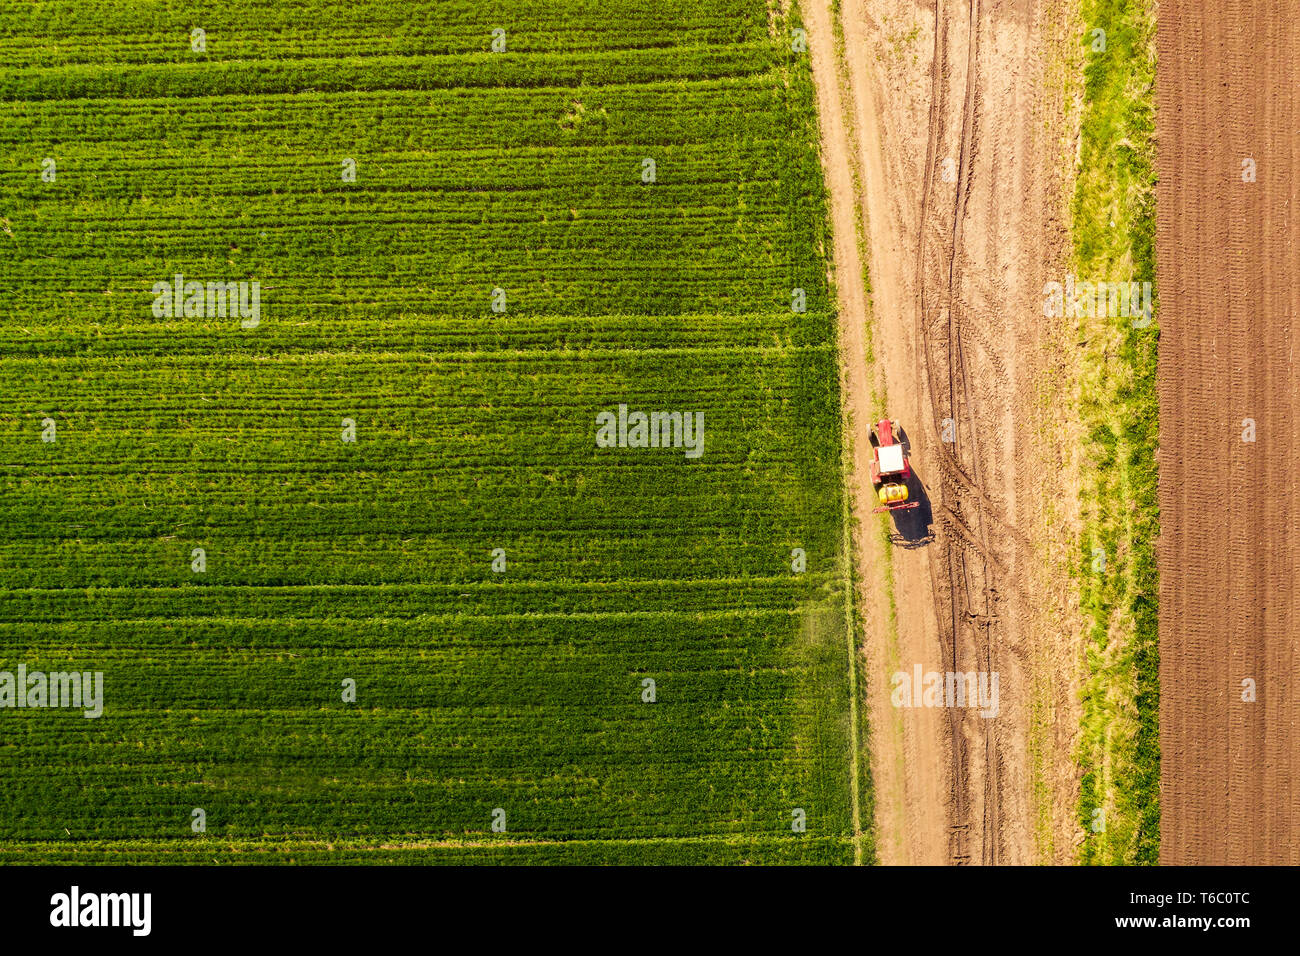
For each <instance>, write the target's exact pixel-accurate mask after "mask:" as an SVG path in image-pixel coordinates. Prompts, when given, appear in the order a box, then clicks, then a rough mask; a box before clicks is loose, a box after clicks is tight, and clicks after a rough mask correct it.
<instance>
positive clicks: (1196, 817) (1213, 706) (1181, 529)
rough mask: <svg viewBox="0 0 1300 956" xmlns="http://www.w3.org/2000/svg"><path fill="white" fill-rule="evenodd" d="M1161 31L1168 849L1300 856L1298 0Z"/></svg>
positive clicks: (1163, 706)
mask: <svg viewBox="0 0 1300 956" xmlns="http://www.w3.org/2000/svg"><path fill="white" fill-rule="evenodd" d="M1157 42H1158V55H1159V66H1158V69H1157V81H1156V99H1157V104H1158V119H1157V141H1158V143H1159V151H1158V169H1159V177H1160V181H1159V186H1158V190H1157V208H1158V225H1157V243H1156V249H1157V278H1158V280H1159V291H1160V314H1161V335H1160V366H1159V392H1160V514H1161V527H1162V531H1161V539H1160V543H1159V547H1158V549H1157V556H1158V561H1159V567H1160V654H1161V662H1160V685H1161V700H1160V742H1161V751H1162V766H1161V790H1162V797H1161V802H1162V808H1161V846H1160V859H1161V862H1162V863H1169V864H1239V863H1289V864H1293V865H1294V864H1297V863H1300V785H1297V783H1296V777H1297V774H1298V773H1300V727H1298V726H1297V725H1298V724H1300V635H1298V634H1297V630H1296V627H1297V625H1300V590H1298V589H1297V588H1296V586H1295V582H1296V573H1297V570H1298V568H1297V565H1298V564H1300V530H1297V521H1300V490H1298V489H1297V478H1296V455H1297V453H1298V452H1300V430H1298V429H1300V370H1298V369H1297V366H1296V363H1297V360H1298V356H1300V275H1298V273H1300V119H1298V118H1297V117H1300V84H1298V83H1297V80H1296V76H1297V71H1298V70H1300V0H1285V2H1279V3H1277V4H1272V5H1269V7H1268V11H1267V14H1266V15H1264V14H1262V13H1261V10H1260V8H1259V6H1258V5H1255V4H1249V3H1245V2H1243V0H1227V2H1223V3H1215V4H1205V3H1201V2H1199V0H1195V2H1193V0H1161V3H1160V15H1159V20H1158V31H1157ZM1247 160H1253V161H1254V169H1255V180H1256V181H1254V182H1247V181H1243V174H1248V173H1249V171H1250V167H1249V164H1248V163H1246V161H1247ZM1247 178H1249V177H1248V176H1247ZM1248 420H1249V421H1248ZM1252 423H1253V426H1254V429H1255V433H1254V441H1253V442H1252V441H1247V440H1244V439H1245V438H1247V437H1250V434H1249V429H1250V427H1251V425H1252ZM1244 681H1254V682H1255V689H1256V695H1257V696H1256V698H1255V699H1254V700H1253V701H1252V700H1246V699H1243V696H1246V697H1249V693H1248V690H1249V687H1248V685H1243V682H1244Z"/></svg>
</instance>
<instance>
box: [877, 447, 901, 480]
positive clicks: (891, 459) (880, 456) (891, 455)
mask: <svg viewBox="0 0 1300 956" xmlns="http://www.w3.org/2000/svg"><path fill="white" fill-rule="evenodd" d="M876 455H877V459H876V460H877V461H879V462H880V473H881V474H882V475H892V474H894V473H895V472H899V471H902V470H903V446H902V445H881V446H880V447H879V448H877V449H876Z"/></svg>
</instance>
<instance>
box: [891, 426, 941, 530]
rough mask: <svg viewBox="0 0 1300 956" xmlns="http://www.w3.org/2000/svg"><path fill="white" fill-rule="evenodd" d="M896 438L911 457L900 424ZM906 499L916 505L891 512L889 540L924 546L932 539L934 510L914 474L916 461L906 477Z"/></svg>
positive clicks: (908, 445) (907, 442)
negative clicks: (891, 520) (892, 525)
mask: <svg viewBox="0 0 1300 956" xmlns="http://www.w3.org/2000/svg"><path fill="white" fill-rule="evenodd" d="M898 440H899V441H900V442H901V443H902V445H903V451H904V453H905V454H906V455H907V457H908V460H909V461H911V457H912V443H911V442H910V441H909V440H908V438H907V432H905V431H903V428H902V426H901V425H900V426H899V428H898ZM907 500H908V501H915V502H917V507H915V508H907V509H904V510H900V511H895V512H893V518H894V531H893V533H892V534H891V535H890V536H889V540H890V541H892V542H893V543H894V544H895V545H896V546H898V547H900V548H924V547H925V546H926V545H927V544H929V543H930V542H931V541H933V540H934V531H933V530H932V527H931V526H932V525H933V524H934V511H933V509H932V508H931V507H930V495H929V494H928V493H927V492H926V490H925V485H924V484H923V483H922V482H921V479H920V477H918V475H917V474H916V463H915V462H912V474H911V475H910V476H909V477H908V479H907Z"/></svg>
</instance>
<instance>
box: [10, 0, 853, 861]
mask: <svg viewBox="0 0 1300 956" xmlns="http://www.w3.org/2000/svg"><path fill="white" fill-rule="evenodd" d="M796 26H797V23H796V22H795V21H794V20H792V19H787V18H785V17H783V16H781V15H780V14H779V12H777V11H776V9H775V8H773V9H769V6H768V5H767V4H766V3H764V2H762V0H690V2H685V0H670V2H656V3H654V4H644V3H633V2H628V0H601V2H594V0H505V2H498V3H481V2H477V0H476V2H470V0H453V2H442V3H428V2H419V3H396V2H391V0H381V2H373V0H372V2H357V3H350V4H344V3H326V2H319V0H296V2H293V3H284V2H276V0H235V2H229V0H225V2H220V3H218V2H193V3H189V4H186V5H184V8H183V9H182V8H180V7H179V6H178V5H171V4H161V3H157V2H146V0H77V2H72V0H64V2H30V0H0V63H3V64H4V66H3V69H2V70H0V230H2V233H3V234H0V303H2V304H3V308H2V309H0V672H9V673H13V674H17V672H18V669H19V668H20V667H22V668H24V669H25V671H26V672H27V674H28V675H29V676H28V680H29V681H30V680H31V679H32V678H31V677H30V675H31V674H33V673H55V672H71V671H77V672H86V673H94V672H101V673H102V675H103V695H102V714H101V715H100V716H98V717H94V718H87V717H86V716H85V713H86V708H84V707H83V708H76V707H72V706H63V707H55V706H48V705H47V706H39V702H38V704H37V705H33V706H26V707H21V708H20V707H18V706H16V705H14V703H13V697H12V695H11V699H10V701H8V702H6V700H5V696H4V695H5V686H4V683H3V681H2V680H0V705H5V704H8V705H7V706H0V789H2V790H3V799H2V800H0V862H32V863H37V862H41V863H44V862H69V861H70V862H140V863H146V862H173V861H176V862H187V861H190V862H209V861H211V860H214V859H216V860H221V861H229V862H283V861H289V860H292V861H298V862H372V861H373V862H520V863H544V862H563V863H583V862H628V863H638V862H646V863H688V862H690V863H700V862H710V863H714V862H717V863H730V862H814V863H831V862H835V863H849V862H853V861H854V860H855V857H856V858H857V859H859V860H862V861H870V860H871V858H872V855H873V854H872V849H871V841H870V834H869V832H868V833H866V834H863V833H859V832H857V831H858V830H860V829H869V828H867V827H866V826H865V824H866V822H867V821H869V819H870V813H869V798H870V792H869V787H868V783H867V780H868V774H867V770H866V766H865V758H863V757H862V756H861V755H860V754H859V753H857V752H856V751H857V750H858V749H860V741H861V739H862V728H861V727H858V726H855V723H856V722H857V721H858V720H859V715H858V714H857V712H856V710H854V709H853V708H852V707H851V700H852V693H851V690H850V682H851V680H853V679H854V676H853V675H851V673H850V656H849V650H848V647H849V644H850V636H849V634H848V633H847V626H848V625H847V623H846V622H847V621H849V620H851V608H849V607H848V606H847V589H846V582H847V580H848V579H849V569H848V567H847V562H848V558H847V556H846V554H845V551H844V545H843V542H844V508H843V502H842V491H843V485H842V481H841V439H840V434H841V432H840V411H839V398H838V375H837V361H836V351H835V316H834V312H833V305H832V302H833V289H832V288H831V287H830V284H829V282H828V278H827V268H828V267H827V251H828V250H827V248H826V245H827V243H828V241H829V240H828V238H827V227H826V213H825V198H824V194H823V193H824V187H823V182H822V176H821V172H820V169H819V166H818V158H817V153H816V128H815V118H814V117H815V114H814V107H813V97H812V89H811V78H810V76H809V71H808V63H807V55H806V54H801V53H799V52H797V51H795V50H792V43H791V35H792V30H793V29H794V28H795V27H796ZM199 31H201V32H199ZM494 31H497V32H495V33H494ZM494 44H495V45H496V46H497V47H498V49H495V50H494ZM796 45H797V44H796ZM502 47H503V49H501V48H502ZM647 160H650V161H652V165H651V164H650V163H647ZM178 275H179V276H183V279H181V280H179V294H178V295H175V296H174V295H173V293H172V290H173V289H175V287H176V285H177V284H178V282H177V280H176V278H175V277H176V276H178ZM191 282H196V283H203V284H205V285H204V286H202V287H200V291H199V292H198V293H197V294H195V293H193V290H192V288H191V287H189V286H188V285H187V284H188V283H191ZM208 283H232V284H237V283H246V285H245V287H244V289H243V290H241V292H243V293H247V294H246V295H245V297H244V298H243V299H242V300H241V298H240V294H241V293H237V292H236V291H235V286H234V285H232V286H231V287H230V290H229V296H228V297H227V298H228V300H229V301H218V300H217V299H214V298H213V296H212V295H211V294H210V292H211V286H209V285H207V284H208ZM252 283H257V285H256V287H254V286H253V285H252ZM160 290H161V291H160ZM794 290H803V291H802V293H797V292H795V291H794ZM253 291H256V293H257V299H256V301H254V300H253V298H252V294H253ZM800 300H802V304H803V309H802V310H800V309H799V308H798V307H799V306H800V304H801V301H800ZM222 305H225V306H228V307H226V308H222V307H221V306H222ZM240 305H242V306H243V310H242V311H241V310H240V308H239V306H240ZM177 306H179V308H177ZM620 405H626V406H627V407H628V409H630V410H631V411H633V412H635V411H642V412H646V413H650V412H668V413H679V414H681V415H683V416H690V415H694V416H697V417H696V419H695V420H696V422H697V428H696V434H695V436H694V438H695V440H696V446H695V448H694V451H692V450H691V447H690V446H689V445H688V444H686V443H683V444H681V445H679V446H676V447H617V445H616V446H615V447H602V446H601V444H600V443H599V442H598V433H597V416H598V415H599V414H600V413H602V412H613V413H617V411H618V409H619V406H620ZM698 416H702V418H699V417H698ZM686 420H687V421H688V422H689V421H690V419H689V418H687V419H686ZM667 434H668V432H667V431H665V432H664V435H665V437H666V436H667ZM674 437H678V436H676V435H674ZM701 439H702V441H701ZM607 444H608V443H607ZM624 444H627V445H629V446H632V445H636V444H637V440H636V436H635V431H634V430H633V433H632V434H631V435H630V436H629V439H628V441H627V442H625V443H624ZM798 549H802V551H800V550H798ZM801 554H802V555H803V557H802V559H801V557H800V555H801ZM805 562H806V563H805ZM15 680H16V678H15ZM650 682H653V684H651V683H650ZM11 690H13V691H14V693H15V694H17V695H21V694H22V692H23V687H22V686H19V685H16V684H15V686H14V687H13V688H11ZM51 696H53V695H51ZM651 698H653V699H651ZM28 702H29V703H30V702H31V698H30V697H29V698H28ZM50 703H52V701H50ZM855 818H856V820H858V821H861V822H862V824H863V826H861V827H858V826H856V825H855ZM800 820H804V821H806V829H804V828H802V827H801V826H800V825H799V821H800Z"/></svg>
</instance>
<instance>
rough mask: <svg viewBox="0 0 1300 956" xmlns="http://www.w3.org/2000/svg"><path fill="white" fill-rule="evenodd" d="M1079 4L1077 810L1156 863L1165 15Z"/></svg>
mask: <svg viewBox="0 0 1300 956" xmlns="http://www.w3.org/2000/svg"><path fill="white" fill-rule="evenodd" d="M1080 15H1081V20H1082V23H1083V25H1084V33H1083V36H1082V43H1083V64H1084V70H1083V91H1082V93H1083V113H1082V124H1081V133H1080V136H1081V143H1080V149H1079V165H1078V169H1077V180H1076V186H1075V193H1074V198H1073V202H1072V214H1073V215H1072V219H1073V235H1074V274H1073V275H1072V276H1069V277H1063V281H1062V283H1061V285H1062V286H1064V288H1063V290H1062V298H1061V301H1062V302H1063V304H1064V307H1065V309H1066V310H1067V311H1066V312H1065V315H1066V316H1067V317H1069V316H1070V315H1072V314H1074V315H1077V316H1078V318H1077V321H1078V323H1079V324H1078V330H1079V342H1080V345H1081V350H1082V360H1083V361H1082V368H1083V372H1082V380H1081V383H1080V386H1081V387H1080V400H1081V408H1080V412H1081V416H1082V420H1083V423H1084V427H1085V430H1086V432H1087V435H1088V438H1087V447H1086V449H1085V459H1084V465H1083V474H1082V476H1081V478H1082V481H1081V489H1080V495H1081V501H1080V504H1081V512H1082V521H1083V529H1082V540H1081V542H1080V547H1081V552H1080V556H1079V561H1078V565H1077V574H1078V585H1079V595H1080V605H1081V608H1082V610H1083V612H1084V615H1085V618H1086V620H1087V621H1088V625H1089V632H1088V635H1087V641H1086V644H1087V673H1086V676H1085V682H1084V693H1083V718H1082V720H1083V728H1082V729H1083V735H1082V738H1081V742H1080V745H1079V749H1078V754H1077V756H1078V760H1079V762H1080V765H1081V769H1082V771H1083V777H1082V785H1081V791H1080V799H1079V806H1078V818H1079V822H1080V824H1081V826H1082V827H1083V830H1084V833H1085V839H1084V841H1083V844H1082V845H1081V847H1080V849H1079V859H1080V862H1082V863H1089V864H1131V863H1155V862H1156V861H1157V854H1158V846H1159V835H1160V833H1159V823H1160V808H1159V786H1160V740H1159V728H1158V705H1159V686H1158V679H1159V673H1158V672H1159V645H1158V642H1157V599H1158V588H1157V577H1156V562H1155V538H1156V533H1157V529H1158V524H1159V514H1158V503H1157V498H1156V490H1157V484H1156V478H1157V475H1156V459H1155V454H1156V446H1157V440H1158V432H1157V412H1158V405H1157V397H1156V387H1155V386H1156V346H1157V342H1158V338H1159V332H1158V325H1157V324H1156V322H1155V320H1154V311H1155V286H1154V282H1155V183H1154V176H1155V173H1154V157H1155V145H1154V141H1153V131H1154V117H1155V114H1154V104H1153V95H1154V90H1153V84H1154V78H1155V10H1154V5H1153V4H1152V3H1151V2H1149V0H1083V2H1082V3H1081V5H1080ZM1099 31H1104V33H1101V32H1099ZM1101 283H1105V286H1104V287H1101V288H1099V284H1101ZM1133 283H1136V286H1134V285H1133ZM1090 291H1091V292H1092V305H1093V308H1091V309H1090V308H1088V307H1087V300H1088V298H1089V292H1090ZM1045 292H1046V290H1045ZM1072 293H1073V294H1072ZM1045 297H1046V298H1050V296H1045ZM1072 299H1073V303H1072ZM1129 306H1137V308H1130V307H1129ZM1072 307H1073V308H1074V309H1076V310H1077V311H1075V312H1071V311H1069V310H1071V308H1072ZM1045 308H1050V306H1049V305H1048V304H1047V303H1045ZM1135 312H1136V313H1137V314H1136V315H1135V314H1134V313H1135Z"/></svg>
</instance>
